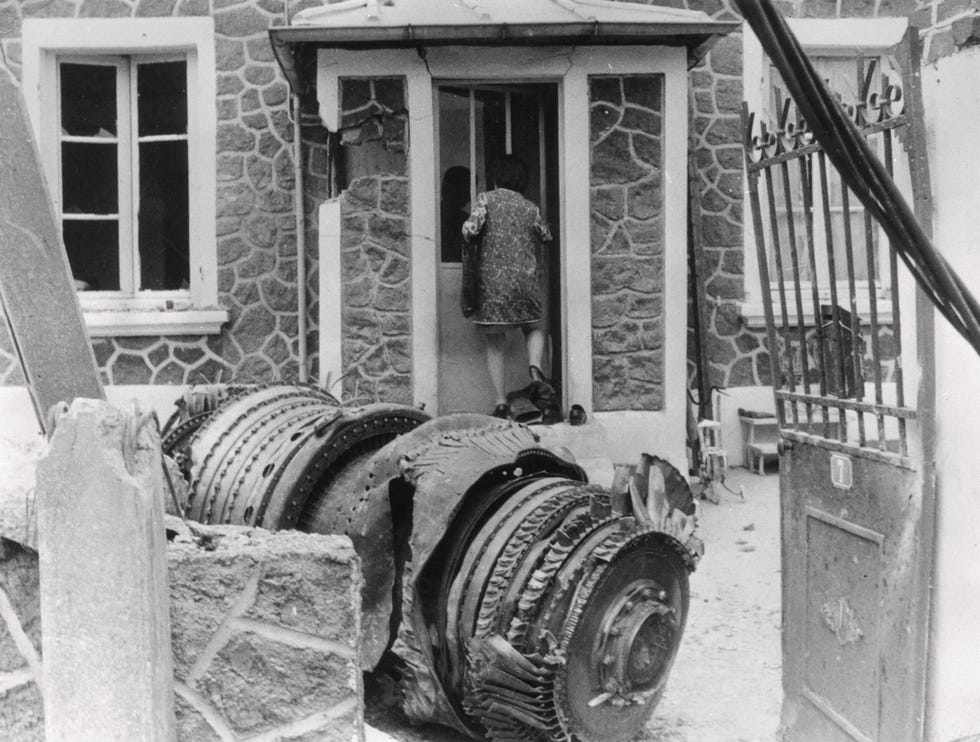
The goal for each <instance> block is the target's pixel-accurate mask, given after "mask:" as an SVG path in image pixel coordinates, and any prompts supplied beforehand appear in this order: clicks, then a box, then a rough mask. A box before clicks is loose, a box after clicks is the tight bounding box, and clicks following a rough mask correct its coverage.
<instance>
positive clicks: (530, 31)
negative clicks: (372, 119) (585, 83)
mask: <svg viewBox="0 0 980 742" xmlns="http://www.w3.org/2000/svg"><path fill="white" fill-rule="evenodd" d="M739 25H740V24H739V23H737V22H733V21H715V20H712V19H711V18H710V17H709V16H708V15H707V14H705V13H701V12H696V11H687V10H676V9H674V8H666V7H660V6H651V5H641V4H639V3H633V2H608V1H606V0H482V2H480V4H479V5H478V4H477V3H476V2H473V1H467V0H387V2H382V3H380V4H379V2H377V0H345V1H344V2H339V3H333V4H327V5H324V6H322V7H316V8H310V9H307V10H305V11H303V12H301V13H299V14H297V16H296V17H295V18H294V20H293V23H292V25H289V26H279V27H273V28H271V29H270V30H269V36H270V39H271V41H272V48H273V50H274V52H275V54H276V58H277V59H278V60H279V64H280V66H281V67H282V69H283V72H284V73H285V75H286V78H287V79H288V80H289V84H290V86H291V87H292V89H293V91H294V92H296V93H299V94H304V93H306V92H308V91H309V89H310V86H311V84H312V77H313V68H314V66H315V63H314V61H313V60H314V58H315V56H316V54H315V52H316V50H317V49H324V48H333V49H349V50H381V49H419V50H423V49H425V48H427V47H437V46H471V47H493V46H624V45H633V46H643V45H651V46H653V45H655V46H673V47H684V48H686V49H687V53H688V64H689V66H693V65H695V64H696V63H697V62H698V61H699V60H701V59H702V58H703V57H704V56H705V55H706V54H707V53H708V51H709V50H710V49H711V47H712V46H714V44H715V43H717V41H718V40H719V39H720V38H721V37H723V36H725V35H727V34H729V33H731V32H733V31H735V30H737V29H738V28H739Z"/></svg>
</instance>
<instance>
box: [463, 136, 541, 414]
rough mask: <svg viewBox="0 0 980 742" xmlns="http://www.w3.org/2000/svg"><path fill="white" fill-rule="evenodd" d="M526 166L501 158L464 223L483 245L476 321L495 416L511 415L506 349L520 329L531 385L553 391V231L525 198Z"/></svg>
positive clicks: (469, 238)
mask: <svg viewBox="0 0 980 742" xmlns="http://www.w3.org/2000/svg"><path fill="white" fill-rule="evenodd" d="M527 180H528V174H527V166H526V165H525V164H524V162H523V161H522V160H521V159H520V158H519V157H516V156H514V155H506V156H504V157H502V158H501V159H500V160H499V161H498V162H497V164H496V166H495V167H494V169H493V185H494V189H493V190H492V191H487V192H484V193H480V194H479V195H478V196H477V197H476V201H475V202H474V204H473V210H472V212H471V213H470V216H469V218H468V219H467V220H466V221H465V222H464V223H463V227H462V233H463V239H464V240H465V241H466V242H467V243H470V244H474V243H476V244H477V246H478V253H479V254H478V257H477V262H476V265H477V277H478V280H477V282H476V284H477V286H478V308H477V310H476V312H475V313H474V314H473V316H472V317H471V319H472V320H473V322H474V324H476V326H477V328H478V329H479V330H480V332H481V333H482V334H483V339H484V341H485V342H486V346H487V370H488V371H489V372H490V380H491V382H492V384H493V388H494V393H495V394H496V404H497V407H496V409H495V410H494V415H496V416H497V417H510V414H511V413H510V407H509V405H508V404H507V395H506V391H505V389H504V347H505V340H506V333H507V331H508V330H511V329H514V328H520V329H521V330H522V331H523V332H524V338H525V343H526V344H527V357H528V363H529V364H530V365H529V372H530V375H531V380H532V382H536V383H537V384H538V385H545V386H546V387H547V389H546V390H544V392H545V393H546V394H550V396H551V397H553V396H554V390H553V389H551V386H550V383H549V382H548V380H547V378H545V375H544V373H543V372H542V371H541V361H542V357H543V355H544V341H545V336H544V330H543V328H542V309H541V297H542V293H543V291H542V289H543V287H542V275H543V271H542V255H541V248H542V244H543V243H546V242H550V241H551V232H550V231H549V230H548V226H547V225H546V224H545V223H544V220H543V219H542V218H541V211H540V210H539V209H538V207H537V206H535V205H534V204H533V203H531V202H530V201H529V200H527V199H526V198H524V196H523V195H522V194H523V192H524V189H525V188H526V187H527Z"/></svg>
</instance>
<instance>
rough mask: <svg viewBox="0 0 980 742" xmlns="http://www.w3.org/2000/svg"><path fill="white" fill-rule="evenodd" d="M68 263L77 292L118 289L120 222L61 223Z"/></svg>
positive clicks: (70, 221) (67, 221)
mask: <svg viewBox="0 0 980 742" xmlns="http://www.w3.org/2000/svg"><path fill="white" fill-rule="evenodd" d="M62 228H63V234H64V239H65V250H66V252H67V253H68V264H69V265H70V266H71V273H72V276H73V277H74V279H75V281H76V285H77V286H78V290H79V291H118V290H119V223H118V222H116V221H110V220H108V219H106V220H102V219H100V220H97V221H74V220H65V221H64V222H62Z"/></svg>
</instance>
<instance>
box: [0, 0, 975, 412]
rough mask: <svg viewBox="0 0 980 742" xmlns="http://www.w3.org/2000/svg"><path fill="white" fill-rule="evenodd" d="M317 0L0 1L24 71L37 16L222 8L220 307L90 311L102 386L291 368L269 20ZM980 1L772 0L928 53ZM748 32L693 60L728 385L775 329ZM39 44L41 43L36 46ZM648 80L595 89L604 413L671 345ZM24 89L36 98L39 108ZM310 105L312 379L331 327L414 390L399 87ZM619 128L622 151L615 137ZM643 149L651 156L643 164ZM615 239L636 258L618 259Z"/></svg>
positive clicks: (294, 344)
mask: <svg viewBox="0 0 980 742" xmlns="http://www.w3.org/2000/svg"><path fill="white" fill-rule="evenodd" d="M649 4H651V5H661V6H665V7H668V6H669V7H677V8H684V9H688V10H698V11H703V12H705V13H707V14H708V15H709V16H710V17H711V18H712V19H714V20H722V21H725V20H737V15H736V13H735V12H734V11H733V8H732V5H731V3H730V2H728V0H683V1H679V0H678V1H674V2H663V3H649ZM317 5H319V3H315V2H312V1H311V0H299V1H298V2H290V1H289V0H286V1H285V2H279V1H278V0H243V1H241V2H233V1H227V0H207V1H202V0H57V1H55V2H49V1H47V0H29V1H27V2H21V1H20V0H0V48H2V49H3V52H4V53H3V59H2V62H3V65H4V66H5V68H6V69H7V70H9V71H10V73H12V74H13V75H14V76H15V77H16V78H17V79H23V75H24V72H25V69H28V68H29V67H30V66H31V64H32V63H31V61H30V60H26V59H25V50H27V46H28V43H27V41H26V40H25V38H24V37H25V29H26V28H28V27H29V25H30V24H31V23H32V22H35V21H38V20H41V21H44V22H49V21H54V20H56V19H62V20H64V21H66V22H67V21H70V22H71V23H72V24H74V25H73V27H74V28H75V29H76V30H78V31H81V30H82V29H91V28H96V29H98V28H99V27H100V24H102V25H103V26H104V24H110V23H114V22H116V21H117V20H119V19H128V21H129V22H132V23H139V22H140V21H141V20H145V19H162V18H167V19H171V20H172V19H210V21H211V23H212V24H213V25H212V26H209V27H208V28H210V29H211V31H210V43H209V49H208V50H207V51H208V53H206V54H205V55H204V56H205V57H208V58H212V57H211V56H209V55H213V67H214V69H213V81H212V84H213V90H214V101H213V108H212V107H211V106H212V101H210V100H207V101H200V102H199V105H202V106H204V108H203V109H202V110H203V111H204V112H205V115H207V116H213V121H211V122H209V123H208V125H207V126H206V127H205V129H206V132H210V131H211V130H213V131H214V141H215V151H214V152H213V153H212V155H213V156H212V157H210V159H208V160H206V162H207V163H209V164H210V167H211V169H213V173H212V172H207V173H205V174H204V177H203V179H202V184H204V187H206V188H208V189H213V192H214V206H213V209H212V211H211V212H209V214H210V217H211V218H210V221H209V222H207V223H203V224H200V225H198V227H199V229H200V230H201V231H202V234H201V235H199V237H200V239H201V240H202V241H203V242H206V243H208V244H209V247H208V248H207V250H205V252H206V257H207V259H208V260H210V261H212V266H211V268H210V270H211V272H212V273H213V278H212V279H210V280H212V281H213V291H212V292H211V294H210V296H209V297H207V299H208V301H206V303H205V304H204V305H202V306H194V305H193V302H192V303H191V306H190V307H189V309H190V310H195V309H202V310H206V311H207V312H209V314H208V316H207V320H208V321H207V322H204V323H203V324H202V323H201V322H198V323H196V324H195V322H192V321H186V322H185V321H183V318H185V317H188V316H190V315H193V314H194V312H193V311H191V312H190V313H189V314H184V315H182V314H181V312H179V311H170V312H168V311H166V309H168V308H169V307H165V308H163V309H164V310H165V311H163V312H160V311H153V312H150V313H149V315H146V314H144V315H141V316H143V317H149V319H150V320H151V321H149V322H129V323H128V324H126V323H124V324H123V326H119V325H118V323H116V324H114V323H113V322H111V321H110V322H106V321H98V317H96V321H95V322H90V328H91V333H92V336H93V346H94V349H95V354H96V358H97V361H98V363H99V365H100V368H101V369H102V373H103V377H104V380H105V381H106V382H107V383H113V384H189V383H196V382H215V381H220V380H229V379H232V378H236V379H240V380H258V381H269V380H275V379H294V378H296V377H297V375H298V373H299V367H298V364H299V353H300V349H299V345H300V343H299V339H298V333H299V325H300V323H299V321H298V307H297V301H298V295H297V285H296V283H297V275H298V270H297V268H298V264H297V255H296V245H297V233H296V227H295V224H296V219H295V215H296V204H295V188H294V186H295V175H294V172H295V171H294V163H293V136H294V134H293V132H294V126H293V120H292V116H291V111H290V95H289V87H288V85H287V84H286V81H285V79H284V76H283V73H282V71H281V69H280V67H279V65H278V64H277V63H276V59H275V56H274V54H273V50H272V48H271V46H270V44H269V39H268V35H267V33H268V28H269V27H270V26H277V25H284V24H287V23H288V22H289V20H290V19H291V18H293V17H294V16H295V14H296V13H298V12H300V11H302V10H303V9H304V8H307V7H314V6H317ZM977 5H978V3H977V0H877V1H876V2H871V1H870V0H830V1H827V2H802V1H801V0H793V1H792V2H789V1H786V2H780V3H779V6H780V10H782V11H783V12H784V13H785V14H786V15H787V16H789V17H792V18H799V19H818V18H822V19H828V18H830V19H867V18H871V19H874V18H886V17H896V18H899V17H900V18H907V19H908V20H909V22H910V23H912V24H914V25H916V26H918V27H920V28H922V29H923V30H924V31H925V38H926V62H927V63H932V62H934V61H935V60H936V59H938V58H941V57H943V56H946V55H949V54H951V53H953V52H954V51H955V50H956V48H957V41H956V39H955V38H954V34H953V31H952V24H953V22H954V21H956V20H958V19H961V18H965V17H969V16H970V15H971V14H973V13H976V12H977ZM133 28H139V27H138V26H134V27H133ZM118 43H119V44H121V46H120V47H119V48H120V49H122V51H123V52H126V51H128V50H127V48H126V46H125V43H126V42H124V41H120V42H118ZM744 47H745V42H744V39H743V36H742V35H741V34H740V33H734V34H731V35H728V36H727V37H725V38H723V39H721V40H720V41H719V42H718V43H717V44H716V45H715V46H714V48H713V49H712V51H711V52H710V53H709V54H708V55H707V56H706V57H705V58H704V59H703V60H702V61H701V62H700V63H699V64H697V65H696V66H695V67H694V68H693V69H692V70H691V71H690V73H689V82H690V116H689V118H688V120H689V131H690V138H691V146H692V147H693V148H694V150H695V153H696V161H697V164H698V168H699V172H698V177H699V179H700V200H701V212H702V215H701V222H702V232H703V236H704V244H705V256H706V262H707V268H708V273H709V275H708V276H706V277H705V281H704V283H705V288H706V294H707V298H708V304H709V311H708V318H707V321H708V330H709V332H708V337H707V340H706V343H707V351H708V357H709V365H710V383H711V384H712V385H714V386H718V387H727V388H733V387H739V388H742V387H758V386H761V385H766V384H767V383H768V382H769V378H768V373H769V372H768V368H769V366H768V356H767V349H766V347H765V341H764V338H763V335H764V332H763V328H762V326H761V323H760V322H759V318H758V316H756V317H755V318H754V319H753V318H752V317H751V316H750V315H751V314H752V312H751V311H750V309H751V308H750V306H749V305H751V304H752V303H753V297H751V296H749V295H748V294H751V283H752V279H751V277H748V276H747V271H752V270H754V268H752V267H751V266H752V263H751V262H748V265H749V266H750V267H749V268H746V265H747V261H746V249H745V245H746V244H747V241H746V232H745V221H746V219H745V218H744V215H743V176H742V152H741V145H740V131H739V129H740V125H739V108H740V104H741V101H742V100H743V99H744V98H745V97H746V89H745V86H746V83H745V82H744V80H743V54H744ZM30 51H31V53H32V54H35V55H36V54H37V50H36V49H32V50H30ZM65 51H66V53H67V52H72V53H74V52H75V50H73V49H66V50H65ZM36 65H37V63H36V60H35V62H34V66H36ZM654 84H655V83H652V82H651V83H650V85H654ZM641 88H642V85H634V84H633V83H632V82H631V81H629V80H627V79H626V78H623V79H622V80H620V81H619V82H616V81H615V80H609V81H605V82H602V83H597V84H596V87H595V88H594V89H593V90H592V93H593V99H592V107H591V115H590V119H591V121H590V124H591V129H592V146H591V150H592V151H591V163H592V164H591V176H590V182H591V189H592V195H593V209H592V220H591V221H592V228H591V242H592V259H591V275H592V282H593V292H592V295H593V298H592V307H591V312H592V329H593V345H594V348H595V354H594V358H593V362H592V371H593V375H594V378H595V381H594V384H595V389H594V390H593V391H594V392H595V393H594V395H593V400H592V401H593V403H594V407H595V409H597V410H629V409H637V410H643V409H651V410H655V409H658V408H659V406H660V405H661V404H662V396H663V393H664V389H663V384H662V379H658V373H657V367H658V360H657V359H658V356H661V355H662V354H663V352H664V351H663V346H662V342H661V338H662V336H663V332H664V330H663V328H662V327H661V326H659V325H658V316H660V315H661V313H662V309H659V308H658V307H659V306H660V305H661V304H662V301H663V298H662V296H660V292H661V290H662V288H663V287H662V286H660V287H658V286H657V285H655V282H654V283H653V284H650V281H648V280H647V278H645V277H644V276H643V275H642V273H643V270H642V269H641V270H638V271H634V270H633V269H634V268H635V267H636V266H641V267H642V266H643V265H646V263H647V262H649V261H653V262H656V260H657V255H658V251H660V250H661V246H660V244H659V242H658V240H659V241H662V239H663V237H662V234H660V235H657V233H656V229H657V226H656V225H657V223H658V220H659V219H660V215H658V214H657V213H656V208H655V207H649V206H643V205H642V204H640V203H639V202H636V203H630V202H629V199H630V197H631V194H632V195H635V194H637V193H641V192H646V193H647V194H648V195H649V193H650V192H653V191H656V190H657V189H658V188H659V187H660V186H659V185H658V184H657V182H656V178H657V176H652V177H650V178H647V179H646V180H645V181H643V178H642V177H640V180H641V181H642V182H638V183H633V182H632V181H631V180H630V179H631V178H633V177H635V176H637V174H640V175H642V174H643V173H646V172H649V171H650V168H651V167H653V169H654V170H656V169H657V168H656V164H655V163H654V165H653V166H651V164H650V163H649V162H647V163H644V162H643V159H644V158H646V157H648V156H649V155H651V154H652V155H654V156H656V152H657V149H658V144H657V129H656V126H657V125H658V124H657V123H656V121H657V118H658V114H659V112H658V111H657V110H656V107H655V106H653V107H649V106H644V105H642V104H641V105H639V106H636V105H633V104H632V102H631V101H630V99H629V97H630V96H631V95H634V94H635V95H641V96H642V95H644V94H645V93H643V92H642V91H641V90H640V89H641ZM637 91H640V92H637ZM25 93H26V94H27V97H28V98H29V99H30V98H31V97H32V96H36V95H37V93H36V91H31V90H25ZM31 105H32V104H31V103H30V101H29V103H28V107H29V108H31ZM316 105H317V104H316V101H315V96H312V95H308V96H306V97H305V98H304V100H303V101H302V105H301V110H300V111H298V112H297V115H298V116H300V123H301V127H300V129H301V131H302V163H301V165H302V172H303V178H304V193H305V203H304V213H305V215H306V220H305V230H304V231H305V235H304V236H305V244H306V255H305V264H306V276H307V287H306V288H307V297H308V298H307V306H306V308H305V315H306V323H305V324H306V326H307V328H308V331H307V338H306V340H307V343H306V344H307V347H308V348H309V353H308V359H307V361H306V366H307V371H308V372H309V374H310V376H311V377H312V378H319V377H321V376H323V377H325V376H326V371H327V370H331V369H326V368H324V369H323V373H321V368H320V359H319V352H318V351H319V348H321V347H323V342H322V339H321V337H320V335H321V332H326V333H328V334H329V335H331V337H333V336H334V335H337V338H336V339H337V340H338V342H339V347H340V348H341V352H340V354H339V355H338V357H339V358H340V359H341V360H342V362H341V363H340V364H339V368H342V369H343V371H345V372H347V375H346V377H345V379H344V382H343V384H344V390H345V391H346V392H347V393H348V394H355V393H356V394H357V395H358V396H359V397H361V398H362V400H363V399H368V398H369V399H390V400H392V401H401V402H416V401H419V400H418V399H416V397H418V396H419V395H418V393H417V392H415V391H413V384H412V379H411V368H410V365H411V364H410V359H411V354H412V345H413V337H412V311H413V310H412V305H411V300H410V282H411V280H412V278H411V270H410V265H409V263H408V262H407V257H408V254H407V253H408V251H409V247H408V242H409V239H410V237H409V231H408V226H407V220H408V217H409V210H410V204H409V200H410V196H409V194H408V193H407V185H406V184H407V170H408V155H407V152H406V149H407V147H406V143H405V131H406V121H407V118H408V117H407V114H406V111H405V105H404V90H403V88H402V87H401V85H400V84H399V81H398V79H397V78H392V77H391V76H390V75H388V76H385V75H379V76H378V77H377V79H375V80H373V81H368V82H367V83H365V82H363V81H362V82H361V83H359V84H353V83H350V84H347V83H345V86H344V89H343V94H342V108H343V113H342V120H341V121H340V122H339V123H340V127H339V131H338V134H337V136H336V137H334V136H332V135H331V134H330V133H329V132H328V131H327V129H325V128H324V127H323V126H322V122H321V121H320V119H319V117H318V115H317V111H316ZM212 111H213V113H212ZM627 111H631V112H633V113H637V112H639V114H642V115H643V116H646V117H647V119H648V123H649V122H653V123H651V124H650V126H651V127H653V128H649V127H647V128H646V129H645V131H643V132H641V133H642V134H644V136H645V137H646V139H645V140H644V144H645V145H646V146H647V149H646V150H642V148H640V149H638V148H637V147H636V146H635V145H636V143H635V140H636V139H637V138H638V137H637V135H634V134H631V133H630V132H629V130H628V129H624V127H628V123H627V122H626V119H625V113H626V112H627ZM639 114H638V115H639ZM613 118H615V119H616V120H617V121H618V123H617V124H615V125H613V126H611V127H607V126H606V124H604V123H603V122H604V121H606V120H612V119H613ZM617 127H618V128H617ZM627 142H629V145H628V146H629V147H631V149H629V151H630V156H629V157H625V156H624V152H625V150H624V149H623V147H627V144H626V143H627ZM372 143H373V144H372ZM379 143H380V144H379ZM617 147H619V149H617ZM338 150H340V151H342V152H343V154H344V157H343V158H342V159H343V167H342V168H341V167H340V166H339V165H338V162H337V158H336V157H335V156H334V155H335V154H336V152H337V151H338ZM635 157H638V158H640V162H639V163H638V164H637V163H636V162H635V161H634V158H635ZM634 165H635V167H634ZM644 168H646V170H644ZM341 170H343V171H341ZM638 188H639V190H637V189H638ZM341 193H342V194H343V198H342V204H343V207H342V211H343V216H342V218H343V224H344V230H343V240H344V244H343V251H342V259H341V261H340V263H339V265H338V269H339V272H338V275H339V276H341V277H342V283H343V285H344V287H345V291H346V293H345V294H344V298H343V307H342V312H343V321H342V323H341V325H342V326H340V327H326V328H324V327H321V324H322V321H323V317H324V316H327V315H325V313H324V311H322V310H323V308H322V307H321V306H320V302H319V296H318V290H319V284H318V281H317V275H318V272H319V270H320V266H319V260H320V253H319V250H318V236H319V226H318V218H319V215H320V211H319V207H320V205H321V204H322V203H324V202H325V201H327V200H328V199H329V198H330V197H332V196H336V195H340V194H341ZM647 203H648V204H649V203H655V199H654V200H653V201H650V200H649V199H648V200H647ZM636 208H639V209H640V212H636V210H635V209H636ZM644 209H645V210H644ZM623 256H628V259H626V260H622V258H623ZM617 262H619V263H621V265H617ZM627 264H628V266H629V267H628V268H627V267H625V266H627ZM651 275H652V274H651ZM648 284H649V285H648ZM83 299H84V297H83ZM178 308H180V307H178ZM152 309H153V310H159V309H161V307H153V308H152ZM90 314H92V315H93V316H95V315H99V312H97V311H93V312H91V313H90ZM165 314H168V315H169V317H168V318H167V321H165V322H163V323H161V324H160V327H159V329H157V328H156V327H155V325H154V321H155V319H156V318H158V317H159V316H160V315H165ZM102 319H103V320H104V319H105V318H104V317H102ZM885 332H888V330H887V328H886V329H885ZM2 335H3V337H2V338H0V383H3V384H5V385H12V384H14V385H16V384H20V383H22V376H21V373H20V370H19V367H18V364H17V362H16V359H15V357H14V355H13V352H12V349H11V345H10V342H9V338H8V337H6V330H5V329H4V330H3V331H2ZM688 345H690V342H689V343H688ZM332 365H333V366H337V364H336V363H334V364H332ZM333 370H337V369H333ZM337 375H339V374H336V373H335V374H334V377H333V378H336V376H337ZM572 401H576V400H574V399H570V400H569V402H572Z"/></svg>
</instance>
